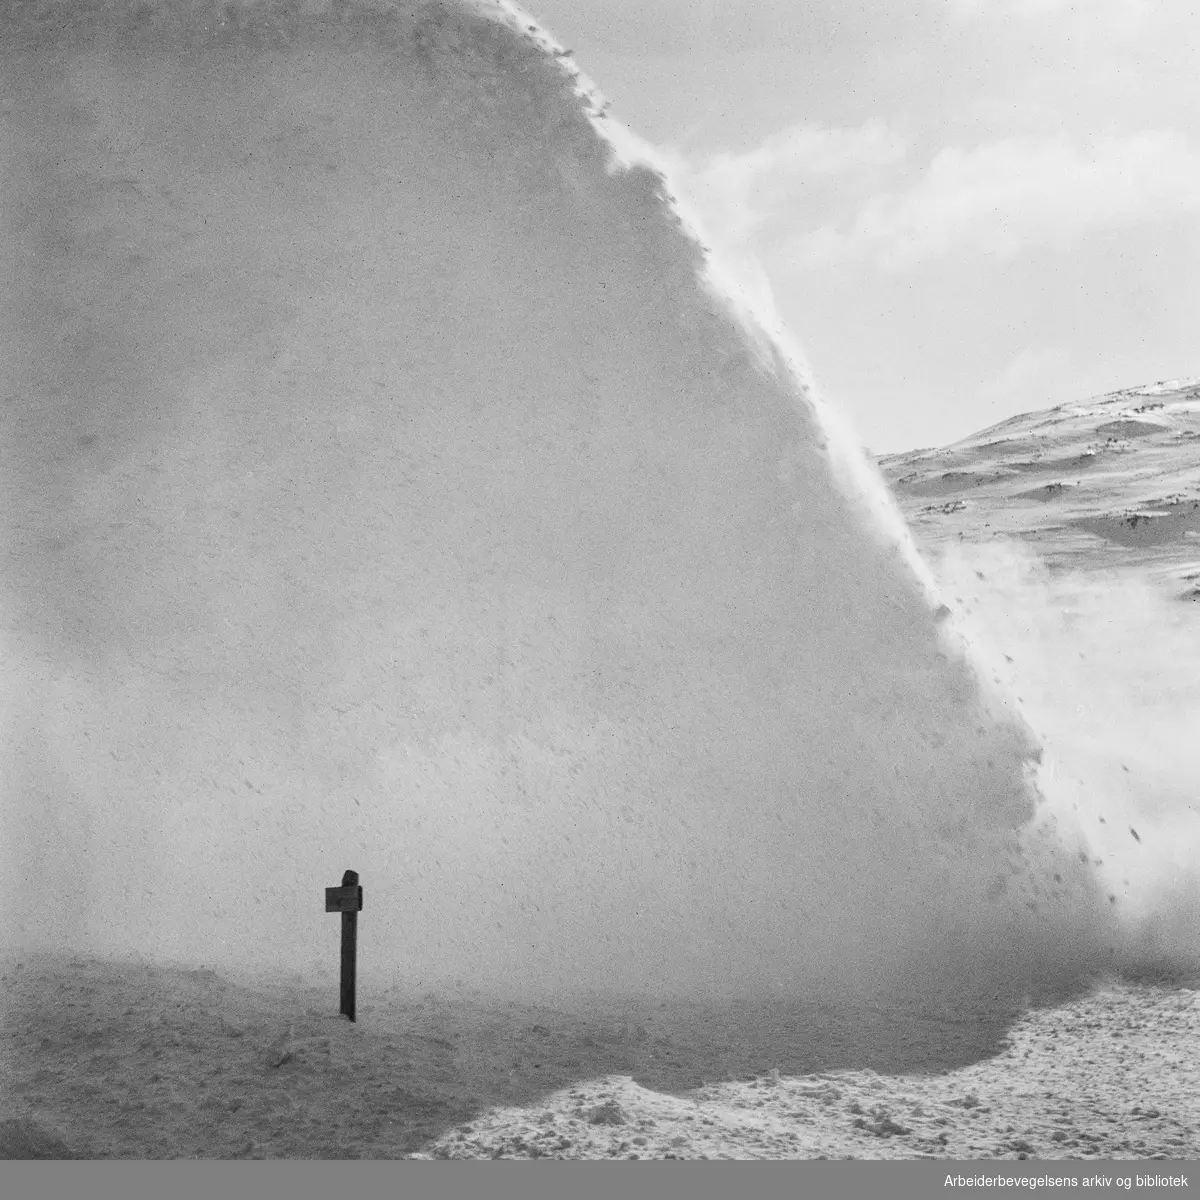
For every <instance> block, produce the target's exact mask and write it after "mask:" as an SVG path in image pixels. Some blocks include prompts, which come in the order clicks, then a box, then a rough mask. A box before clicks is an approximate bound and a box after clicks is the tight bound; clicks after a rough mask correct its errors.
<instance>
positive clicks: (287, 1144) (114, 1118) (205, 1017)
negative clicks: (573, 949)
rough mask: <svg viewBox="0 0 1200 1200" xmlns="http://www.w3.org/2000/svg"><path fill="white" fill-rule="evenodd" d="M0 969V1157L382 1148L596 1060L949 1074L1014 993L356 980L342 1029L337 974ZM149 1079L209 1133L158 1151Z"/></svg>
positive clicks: (575, 1077)
mask: <svg viewBox="0 0 1200 1200" xmlns="http://www.w3.org/2000/svg"><path fill="white" fill-rule="evenodd" d="M6 980H7V981H9V982H7V983H6V990H7V992H8V997H7V1001H6V1004H5V1008H4V1011H3V1013H2V1014H0V1016H2V1018H3V1020H2V1021H0V1024H2V1025H3V1026H4V1029H3V1034H4V1040H5V1043H6V1058H7V1073H8V1074H10V1076H11V1078H12V1079H13V1080H14V1081H15V1083H14V1089H13V1090H14V1094H15V1096H16V1097H17V1099H18V1101H19V1102H20V1103H22V1104H23V1106H25V1107H26V1109H27V1111H25V1112H22V1113H19V1114H18V1116H17V1117H16V1118H15V1119H8V1120H6V1121H4V1122H2V1123H0V1157H6V1158H39V1157H52V1158H65V1157H83V1158H89V1157H106V1156H109V1155H110V1154H111V1153H113V1151H112V1150H110V1149H108V1147H109V1146H111V1145H113V1144H114V1143H113V1140H112V1136H113V1135H112V1131H113V1130H114V1129H118V1130H120V1131H121V1136H122V1137H123V1138H124V1142H123V1147H124V1148H123V1150H121V1151H120V1152H121V1153H123V1154H124V1155H125V1156H131V1157H145V1158H152V1157H164V1156H167V1157H171V1156H174V1155H176V1154H182V1155H184V1156H201V1157H216V1158H232V1157H241V1156H246V1157H264V1158H277V1157H315V1158H340V1157H370V1158H398V1157H403V1156H405V1155H408V1154H412V1153H415V1152H418V1151H420V1150H422V1149H423V1148H425V1147H427V1146H428V1145H429V1144H430V1143H431V1142H433V1141H434V1140H436V1139H437V1138H438V1137H440V1136H441V1135H442V1134H444V1133H445V1132H447V1131H448V1130H449V1129H451V1128H453V1127H455V1126H457V1125H461V1124H463V1123H466V1122H469V1121H471V1120H473V1119H475V1118H476V1117H478V1116H479V1115H480V1114H481V1113H483V1112H484V1111H486V1110H488V1109H490V1108H493V1107H498V1106H505V1107H506V1106H519V1107H529V1106H536V1105H537V1104H538V1102H539V1101H540V1100H542V1099H543V1098H544V1097H546V1096H547V1095H549V1094H550V1093H553V1092H556V1091H558V1090H560V1089H564V1088H569V1087H570V1086H571V1085H572V1084H574V1083H577V1082H580V1081H584V1080H592V1079H596V1078H599V1077H603V1076H609V1075H625V1076H631V1077H632V1078H633V1079H634V1081H635V1082H636V1083H638V1084H640V1085H641V1086H643V1087H646V1088H648V1089H650V1090H652V1091H658V1092H664V1093H671V1094H676V1095H678V1094H682V1093H686V1092H688V1091H690V1090H692V1089H694V1088H697V1087H699V1086H701V1085H702V1084H705V1083H710V1084H712V1083H721V1082H724V1081H729V1080H737V1079H748V1078H754V1077H756V1076H760V1075H764V1074H766V1073H768V1072H770V1071H771V1070H773V1069H778V1070H779V1072H780V1073H781V1074H782V1075H784V1076H796V1075H805V1074H812V1073H817V1072H826V1071H836V1070H842V1069H869V1070H873V1071H876V1072H878V1073H880V1074H899V1073H928V1072H939V1071H947V1070H953V1069H955V1068H957V1067H962V1066H965V1065H967V1064H970V1063H974V1062H977V1061H979V1060H981V1059H984V1058H987V1057H990V1056H992V1055H994V1054H996V1053H997V1052H999V1051H1000V1050H1001V1049H1002V1047H1003V1045H1004V1038H1005V1035H1006V1033H1007V1031H1008V1029H1009V1027H1010V1026H1011V1023H1012V1021H1013V1020H1014V1019H1015V1018H1016V1017H1017V1016H1018V1015H1019V1013H1020V1012H1021V1011H1022V1009H1023V1007H1025V1004H1024V1000H1025V997H1024V996H1022V997H1018V996H1017V995H1016V994H1015V993H1012V992H1010V993H1009V994H1008V995H1007V996H1006V997H1003V998H1001V997H998V996H993V997H990V998H988V1000H987V1002H986V1003H985V1002H984V997H982V995H981V994H979V992H978V989H976V995H975V997H974V999H969V998H965V997H964V996H963V995H962V994H961V993H960V994H959V996H958V997H957V999H955V998H953V997H949V996H947V998H946V999H947V1002H946V1003H944V1004H942V1005H941V1006H940V1007H936V1006H931V1004H930V1002H929V998H928V997H927V996H926V997H922V998H920V999H909V1000H907V1001H906V1000H901V999H899V998H897V997H891V998H878V999H875V1000H873V1001H871V1002H865V1001H861V1000H860V1001H857V1002H852V1001H849V1000H842V1001H841V1002H835V1001H833V1000H828V1001H825V1002H815V1001H810V1002H805V1003H798V1002H787V1001H783V1000H775V1001H770V1002H761V1003H710V1004H704V1003H698V1002H687V1003H684V1002H663V1001H652V1000H641V1001H636V1002H628V1001H626V1002H621V1003H617V1002H615V1001H612V1000H609V1001H607V1002H604V1003H595V1004H593V1005H592V1006H591V1008H590V1010H586V1006H584V1005H581V1004H577V1005H576V1006H575V1010H574V1011H573V1012H569V1011H565V1010H564V1009H563V1008H561V1007H555V1006H550V1005H545V1004H521V1003H517V1002H514V1001H490V1002H489V1001H488V1000H487V999H486V998H483V997H481V996H479V995H478V994H474V995H471V994H466V993H463V992H454V991H451V992H442V993H432V992H431V993H426V994H425V995H423V996H416V995H412V994H403V993H401V992H400V991H399V990H398V989H392V990H390V991H386V992H385V991H379V990H377V989H372V988H371V987H370V986H369V985H368V986H367V987H366V988H365V989H364V991H363V994H362V996H361V1000H360V1005H359V1010H358V1021H357V1023H356V1024H354V1025H351V1024H350V1023H349V1022H348V1021H347V1020H346V1019H345V1018H344V1017H342V1016H339V1015H338V1013H337V996H338V992H337V987H336V982H334V983H333V984H332V985H326V986H324V987H322V988H320V989H316V988H313V987H310V986H307V985H300V984H298V983H291V984H271V985H260V986H253V987H251V986H245V985H243V984H241V983H238V982H234V981H233V980H232V979H229V978H226V977H223V976H221V975H218V974H217V973H215V972H213V971H208V970H205V971H196V970H185V969H179V968H168V967H158V966H153V965H149V964H130V963H119V962H112V961H103V962H97V961H88V962H86V963H85V962H83V961H82V960H78V959H76V960H71V961H67V960H66V959H65V958H58V959H53V960H50V959H42V960H41V961H40V964H38V963H34V964H31V969H30V970H29V971H28V972H27V973H25V974H24V976H22V974H21V973H20V972H11V971H7V970H6ZM976 982H983V983H984V984H985V986H987V987H990V986H991V982H988V981H979V980H977V981H976ZM993 982H994V981H993ZM1043 982H1044V983H1045V984H1046V986H1045V987H1043V989H1042V991H1041V994H1040V996H1038V997H1036V1000H1037V1001H1038V1002H1041V1003H1053V1002H1058V1001H1061V1000H1064V999H1066V998H1068V996H1070V995H1073V994H1077V993H1078V992H1080V991H1081V990H1083V989H1084V980H1083V979H1082V978H1081V977H1080V976H1079V975H1078V974H1077V973H1075V974H1071V975H1070V977H1068V973H1064V974H1063V976H1062V977H1061V978H1059V979H1051V980H1046V981H1043ZM1031 999H1032V997H1031ZM281 1030H283V1031H285V1032H284V1033H283V1034H282V1035H281V1032H280V1031H281ZM331 1046H332V1049H333V1052H332V1053H331V1050H330V1047H331ZM98 1061H104V1062H109V1063H110V1064H119V1066H117V1067H113V1068H112V1069H113V1070H114V1071H116V1072H117V1074H114V1075H111V1076H103V1075H102V1076H100V1077H99V1082H97V1080H95V1079H93V1080H92V1081H91V1082H90V1086H84V1087H82V1089H81V1087H80V1085H81V1084H84V1085H87V1084H88V1082H89V1081H88V1080H87V1079H85V1078H84V1076H83V1072H84V1071H85V1070H86V1065H87V1063H89V1062H92V1063H95V1062H98ZM164 1076H165V1077H166V1078H167V1079H168V1080H171V1081H174V1091H173V1094H174V1096H175V1097H181V1096H190V1097H191V1098H192V1100H193V1102H194V1103H195V1105H196V1106H197V1110H196V1113H195V1114H194V1117H195V1124H196V1127H197V1129H199V1128H201V1127H202V1126H203V1121H204V1118H205V1108H206V1107H207V1109H208V1110H209V1113H210V1115H213V1117H214V1119H213V1120H212V1123H211V1125H210V1126H206V1127H205V1128H211V1130H212V1133H211V1138H210V1135H208V1134H197V1137H198V1138H199V1139H200V1140H199V1141H197V1142H196V1144H195V1145H189V1147H187V1148H177V1149H175V1150H174V1151H172V1150H170V1149H166V1148H164V1142H163V1134H162V1130H161V1128H159V1126H158V1120H159V1118H158V1117H156V1115H155V1113H154V1106H153V1104H144V1103H138V1101H146V1100H148V1099H152V1098H153V1093H154V1088H155V1086H156V1084H155V1081H156V1080H161V1079H162V1078H163V1077H164ZM222 1088H224V1089H225V1091H222ZM231 1088H232V1089H233V1090H230V1089H231ZM81 1091H82V1092H83V1093H85V1094H86V1095H87V1098H86V1099H81V1098H80V1095H79V1093H80V1092H81ZM230 1099H236V1100H237V1107H236V1108H235V1107H233V1106H232V1105H231V1104H230V1103H228V1101H229V1100H230ZM131 1101H132V1102H131ZM264 1106H265V1107H266V1108H267V1109H272V1107H274V1110H275V1111H276V1114H277V1115H276V1116H275V1117H273V1118H272V1120H273V1121H274V1122H275V1123H274V1125H273V1126H272V1127H271V1128H269V1129H265V1130H264V1126H263V1124H262V1122H261V1120H256V1118H255V1114H256V1113H257V1114H261V1112H262V1111H263V1108H264ZM217 1110H219V1120H218V1119H216V1118H215V1113H216V1111H217ZM279 1114H282V1115H279ZM331 1116H332V1117H336V1118H337V1120H340V1121H342V1122H343V1123H342V1124H341V1125H338V1124H337V1122H336V1121H335V1120H331V1119H329V1118H330V1117H331ZM314 1130H320V1131H321V1132H320V1133H315V1132H314ZM348 1131H350V1132H348ZM350 1133H353V1135H354V1136H353V1137H351V1136H350ZM206 1138H209V1140H205V1139H206Z"/></svg>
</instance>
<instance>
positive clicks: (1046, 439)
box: [878, 379, 1200, 599]
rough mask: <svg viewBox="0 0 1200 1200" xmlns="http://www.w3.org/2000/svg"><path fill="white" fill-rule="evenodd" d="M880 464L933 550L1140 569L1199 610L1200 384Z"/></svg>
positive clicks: (1073, 407)
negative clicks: (984, 549)
mask: <svg viewBox="0 0 1200 1200" xmlns="http://www.w3.org/2000/svg"><path fill="white" fill-rule="evenodd" d="M878 461H879V466H880V468H881V469H882V471H883V474H884V476H885V477H886V479H887V481H888V483H889V484H890V485H891V487H892V490H893V491H894V493H895V495H896V498H897V500H898V501H899V503H900V507H901V508H902V510H903V511H904V514H905V516H906V517H907V519H908V522H909V524H910V526H911V527H912V529H913V532H914V534H915V535H916V537H917V539H918V540H919V541H920V542H921V543H922V544H924V545H925V546H926V547H927V548H929V549H936V548H937V547H938V546H939V545H940V544H942V543H944V542H947V541H950V540H953V539H965V540H969V541H980V540H988V539H990V538H997V537H1004V538H1017V539H1020V540H1022V541H1024V542H1027V543H1030V544H1032V545H1033V546H1034V547H1035V548H1036V549H1037V551H1038V553H1039V554H1040V555H1041V556H1042V557H1043V558H1044V559H1045V560H1046V561H1047V563H1048V564H1049V566H1050V567H1051V569H1052V570H1053V569H1061V568H1064V567H1073V568H1081V567H1082V568H1089V569H1095V568H1098V567H1104V568H1111V567H1134V568H1139V569H1143V570H1145V571H1146V572H1147V573H1148V574H1150V575H1151V576H1153V577H1154V578H1155V579H1157V580H1159V581H1161V582H1165V583H1169V584H1170V585H1171V586H1173V587H1175V588H1176V589H1177V591H1178V592H1179V594H1180V595H1181V596H1182V597H1185V598H1188V599H1200V380H1196V379H1191V380H1182V381H1178V380H1177V381H1172V382H1168V383H1156V384H1151V385H1149V386H1146V387H1139V388H1130V389H1128V390H1126V391H1120V392H1113V393H1111V394H1110V395H1107V396H1101V397H1099V398H1097V399H1095V400H1089V401H1086V402H1084V403H1082V404H1060V405H1059V406H1058V407H1057V408H1051V409H1047V410H1045V411H1043V412H1036V413H1022V414H1021V415H1020V416H1016V417H1011V418H1009V419H1008V420H1007V421H1003V422H1001V423H1000V424H998V425H993V426H991V427H990V428H988V429H984V430H982V431H981V432H979V433H976V434H972V435H971V436H970V437H967V438H963V439H962V440H961V441H958V442H955V443H954V444H953V445H950V446H945V447H942V448H940V449H932V450H910V451H907V452H905V453H903V454H888V455H884V456H882V457H881V458H880V459H879V460H878Z"/></svg>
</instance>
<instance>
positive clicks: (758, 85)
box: [525, 0, 1200, 452]
mask: <svg viewBox="0 0 1200 1200" xmlns="http://www.w3.org/2000/svg"><path fill="white" fill-rule="evenodd" d="M525 8H526V9H527V11H530V12H532V13H533V15H534V16H535V17H536V18H538V19H539V20H541V21H542V22H543V23H544V24H545V25H546V26H547V27H548V28H549V29H550V30H551V32H553V33H554V34H556V35H557V36H558V37H559V38H560V40H562V41H563V42H564V43H565V44H566V45H567V46H569V47H571V48H572V49H573V50H574V51H575V57H576V61H577V62H578V64H579V66H580V67H581V69H582V70H583V71H584V72H585V74H587V75H589V76H591V78H592V79H593V80H594V81H595V82H596V83H597V84H598V85H599V88H600V90H601V91H602V92H603V93H604V94H605V95H606V96H607V97H608V99H609V100H610V101H612V105H613V108H612V111H613V114H614V115H615V116H617V117H618V118H620V119H621V120H623V121H624V122H625V123H626V124H627V125H629V126H630V127H631V128H632V129H634V130H635V131H636V132H637V133H639V134H641V135H643V136H644V137H646V138H648V139H649V140H650V141H652V142H654V143H655V144H656V145H659V146H661V147H665V148H668V149H670V150H672V151H674V152H675V153H676V155H678V156H682V159H680V160H679V161H681V162H682V164H683V167H684V174H685V175H686V179H685V180H684V181H683V182H684V183H685V186H686V187H687V188H688V189H689V190H690V191H691V192H692V193H693V195H694V197H695V199H696V200H697V201H698V202H699V203H700V207H701V209H702V212H703V214H704V216H705V218H706V220H707V221H708V223H709V224H710V225H713V226H718V227H719V228H720V230H721V232H722V234H723V235H724V236H726V237H732V238H734V239H737V240H739V241H740V242H741V243H742V244H744V245H746V246H748V247H750V248H751V249H752V251H753V252H754V253H755V254H756V255H757V256H758V257H759V259H760V260H761V261H762V263H763V265H764V266H765V268H766V269H767V272H768V274H769V276H770V279H771V283H772V285H773V287H774V291H775V295H776V299H777V301H778V305H779V308H780V310H781V312H782V315H783V317H784V319H785V320H786V321H787V323H788V324H789V326H790V327H791V329H792V331H793V332H794V333H795V335H796V337H797V338H798V340H799V341H800V343H801V345H802V346H803V347H804V349H805V351H806V352H807V355H808V358H809V360H810V362H811V364H812V366H813V369H814V372H815V374H816V378H817V382H818V384H819V386H820V388H821V390H822V392H823V393H824V394H825V395H826V396H827V397H829V398H830V399H831V400H834V401H836V402H838V403H839V404H840V405H841V407H842V408H843V409H845V410H846V411H847V412H848V413H849V415H850V417H851V418H852V420H853V421H854V423H855V425H856V426H857V427H858V430H859V432H860V434H861V435H862V437H863V440H864V441H865V442H866V443H867V444H868V445H869V446H870V448H871V449H873V450H875V451H876V452H885V451H891V450H903V449H909V448H912V447H914V446H924V445H938V444H942V443H945V442H948V441H952V440H954V439H956V438H958V437H961V436H964V435H965V434H967V433H970V432H972V431H974V430H976V429H980V428H982V427H984V426H986V425H990V424H993V423H995V422H996V421H999V420H1002V419H1004V418H1005V417H1007V416H1010V415H1012V414H1013V413H1016V412H1022V411H1029V410H1033V409H1039V408H1045V407H1048V406H1051V405H1054V404H1060V403H1063V402H1067V401H1073V400H1079V399H1083V398H1086V397H1088V396H1091V395H1095V394H1097V393H1100V392H1105V391H1111V390H1113V389H1115V388H1118V387H1127V386H1134V385H1137V384H1140V383H1148V382H1153V381H1156V380H1160V379H1173V378H1179V377H1186V376H1193V375H1200V72H1198V71H1197V66H1196V64H1197V62H1200V11H1198V10H1197V9H1196V8H1195V6H1194V5H1193V4H1192V3H1191V2H1190V0H1077V2H1075V3H1069V2H1068V0H907V2H902V0H525Z"/></svg>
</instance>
